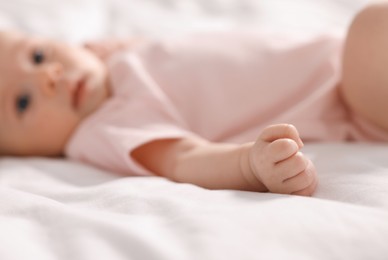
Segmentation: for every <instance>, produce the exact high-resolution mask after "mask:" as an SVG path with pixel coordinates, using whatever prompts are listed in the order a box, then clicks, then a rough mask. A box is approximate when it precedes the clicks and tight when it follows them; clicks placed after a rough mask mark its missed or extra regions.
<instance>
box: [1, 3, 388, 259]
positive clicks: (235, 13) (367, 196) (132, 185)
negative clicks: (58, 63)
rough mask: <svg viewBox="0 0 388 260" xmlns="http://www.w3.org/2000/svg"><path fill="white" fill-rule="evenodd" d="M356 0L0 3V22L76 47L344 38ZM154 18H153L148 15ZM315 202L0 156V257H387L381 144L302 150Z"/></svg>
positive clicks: (386, 181) (386, 184)
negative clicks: (184, 36) (164, 40)
mask: <svg viewBox="0 0 388 260" xmlns="http://www.w3.org/2000/svg"><path fill="white" fill-rule="evenodd" d="M366 2H367V1H362V0H358V1H356V0H342V1H338V0H337V1H336V0H330V1H329V0H327V1H324V0H322V1H318V0H316V1H311V0H292V1H291V0H266V1H264V0H262V1H256V0H201V1H200V0H197V1H194V0H192V1H190V0H163V1H162V0H159V1H157V0H137V1H136V0H132V1H119V0H110V1H103V0H98V1H92V0H80V1H76V0H72V1H70V0H69V1H59V0H55V1H53V0H51V1H49V0H40V1H32V0H30V1H28V0H14V1H12V2H8V1H5V0H1V1H0V27H1V28H9V27H16V28H21V29H24V30H27V31H31V32H35V33H40V34H44V35H48V36H52V37H56V38H58V39H64V40H69V41H75V42H81V41H83V40H86V39H91V38H96V37H101V38H103V37H109V36H111V35H114V36H122V35H128V34H138V33H141V34H145V35H158V34H167V33H168V34H173V33H185V32H187V31H191V30H225V29H229V28H244V29H246V28H249V29H252V30H257V29H260V30H261V29H270V30H288V31H290V30H294V31H296V32H302V33H315V32H317V31H319V30H326V29H333V30H339V31H343V30H344V28H345V26H346V25H347V24H348V23H349V20H350V17H351V16H352V15H353V14H354V12H355V11H356V10H358V9H359V8H360V7H361V6H362V5H364V4H365V3H366ZM151 18H152V20H151ZM304 151H305V152H306V153H307V154H308V155H309V156H310V157H311V158H312V159H313V161H314V162H315V164H316V166H317V170H318V172H319V179H320V184H319V187H318V190H317V192H316V193H315V195H314V197H313V198H305V197H298V196H286V195H276V194H265V193H251V192H241V191H228V190H222V191H211V190H206V189H202V188H200V187H196V186H193V185H189V184H177V183H173V182H171V181H168V180H166V179H163V178H158V177H128V178H119V177H117V176H115V175H114V174H112V173H109V172H105V171H101V170H98V169H95V168H92V167H89V166H85V165H81V164H78V163H75V162H69V161H66V160H62V159H42V158H30V159H17V158H1V159H0V259H2V260H13V259H39V260H45V259H50V260H51V259H66V260H68V259H109V260H116V259H147V260H148V259H166V260H173V259H177V260H185V259H196V260H197V259H298V260H300V259H322V260H323V259H325V260H326V259H360V260H361V259H388V247H387V246H386V244H387V241H388V200H387V198H388V160H387V156H388V146H386V145H378V144H335V143H329V144H307V145H306V147H305V148H304Z"/></svg>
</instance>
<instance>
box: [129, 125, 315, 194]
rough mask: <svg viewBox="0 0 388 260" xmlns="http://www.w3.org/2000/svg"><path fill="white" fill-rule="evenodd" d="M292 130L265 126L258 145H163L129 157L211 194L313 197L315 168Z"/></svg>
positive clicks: (143, 148)
mask: <svg viewBox="0 0 388 260" xmlns="http://www.w3.org/2000/svg"><path fill="white" fill-rule="evenodd" d="M301 146H302V142H301V140H300V139H299V135H298V132H297V131H296V129H295V128H294V127H293V126H291V125H274V126H269V127H267V128H266V129H265V130H264V131H263V132H262V133H261V135H260V137H259V138H258V140H257V141H256V142H254V143H247V144H244V145H234V144H219V143H209V142H205V141H202V140H194V139H174V140H161V141H155V142H151V143H148V144H146V145H143V146H141V147H139V148H138V149H136V150H135V151H134V152H133V153H132V154H131V155H132V156H133V157H134V158H135V159H136V160H137V161H138V162H139V163H140V164H142V165H143V166H144V167H146V168H147V169H149V170H150V171H152V172H154V173H155V174H158V175H161V176H165V177H167V178H169V179H171V180H174V181H177V182H186V183H193V184H196V185H199V186H202V187H205V188H209V189H237V190H249V191H261V192H264V191H270V192H276V193H284V194H298V195H311V194H312V193H313V192H314V190H315V187H316V185H317V177H316V171H315V169H314V166H313V165H312V163H311V161H310V160H308V159H307V158H306V157H305V156H304V155H303V154H302V153H301V152H299V149H300V148H301Z"/></svg>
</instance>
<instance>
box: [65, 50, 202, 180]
mask: <svg viewBox="0 0 388 260" xmlns="http://www.w3.org/2000/svg"><path fill="white" fill-rule="evenodd" d="M109 70H110V73H111V83H112V86H113V95H112V97H111V98H110V99H109V100H108V101H106V103H105V104H104V105H103V106H102V107H101V108H100V109H99V110H98V111H97V112H95V113H94V114H93V115H91V116H89V117H88V118H86V119H85V120H84V121H83V122H82V123H81V125H80V126H79V127H78V128H77V129H76V131H75V133H74V134H73V136H72V137H71V139H70V141H69V143H68V144H67V147H66V151H65V153H66V156H67V157H69V158H70V159H74V160H79V161H82V162H85V163H88V164H92V165H94V166H97V167H100V168H103V169H106V170H110V171H114V172H117V173H120V174H125V175H151V174H152V173H151V172H149V171H148V170H147V169H145V168H144V167H142V166H141V165H139V164H138V163H137V162H136V161H135V160H133V158H132V157H131V156H130V154H131V152H132V151H133V150H135V149H136V148H138V147H140V146H141V145H143V144H146V143H148V142H152V141H155V140H162V139H179V138H199V137H198V136H196V135H195V134H193V133H192V132H190V131H188V130H187V127H186V125H185V122H184V121H183V120H182V119H181V117H180V115H179V112H178V111H177V109H176V108H175V107H174V106H173V105H172V103H171V102H170V101H169V99H168V97H167V96H166V95H165V94H164V93H163V91H162V90H161V88H160V87H159V86H158V85H157V84H156V82H154V80H153V79H152V77H151V76H150V75H149V74H148V73H147V71H146V70H145V69H144V67H143V66H142V63H141V61H140V59H139V58H138V57H137V56H136V54H134V53H132V54H131V53H127V54H126V55H121V56H120V57H114V58H113V61H111V62H110V63H109Z"/></svg>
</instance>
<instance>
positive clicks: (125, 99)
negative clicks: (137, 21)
mask: <svg viewBox="0 0 388 260" xmlns="http://www.w3.org/2000/svg"><path fill="white" fill-rule="evenodd" d="M342 43H343V41H342V39H339V38H337V37H334V36H330V35H325V36H319V37H316V36H310V37H288V36H275V35H268V34H255V35H253V34H244V33H220V34H207V35H198V34H197V35H193V36H190V37H180V38H179V37H175V38H169V39H168V40H158V41H149V42H147V43H144V44H142V45H139V46H138V47H137V48H136V49H133V50H131V51H129V52H125V53H117V54H115V55H113V56H112V58H111V59H110V60H109V62H108V67H109V70H110V75H111V83H112V86H113V90H112V91H113V95H112V97H111V98H110V99H109V100H108V101H107V102H106V103H105V104H104V105H103V106H102V107H101V108H99V110H98V111H97V112H95V113H94V114H93V115H91V116H89V117H88V118H87V119H86V120H84V121H83V122H82V124H81V125H80V126H79V127H78V129H77V130H76V131H75V133H74V134H73V136H72V138H71V139H70V141H69V143H68V145H67V148H66V155H67V156H68V157H70V158H72V159H76V160H80V161H83V162H87V163H90V164H93V165H95V166H98V167H102V168H103V169H106V170H110V171H115V172H118V173H122V174H126V175H149V174H151V173H150V172H149V171H147V170H146V169H144V168H143V167H141V166H140V165H139V164H137V163H136V162H135V161H134V160H133V159H132V158H131V156H130V153H131V151H133V150H134V149H136V148H137V147H139V146H141V145H142V144H145V143H148V142H150V141H155V140H159V139H166V138H184V137H201V138H205V139H207V140H210V141H215V142H233V143H243V142H249V141H254V140H256V138H257V136H258V135H259V133H260V132H261V130H262V129H263V128H264V127H266V126H268V125H270V124H276V123H290V124H293V125H295V126H296V127H297V129H298V130H299V133H300V135H301V138H302V140H303V141H305V142H306V141H344V140H361V141H377V140H384V141H386V140H388V137H387V135H386V134H385V133H383V132H381V131H380V130H379V129H375V128H373V127H372V126H370V125H368V124H367V123H366V122H364V121H363V120H362V119H360V118H355V117H354V116H353V115H351V114H350V113H349V112H348V111H347V109H346V107H345V106H344V104H343V103H342V101H341V99H340V96H339V93H338V84H339V79H340V76H341V75H340V73H341V71H340V59H341V49H342Z"/></svg>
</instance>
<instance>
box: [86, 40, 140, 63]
mask: <svg viewBox="0 0 388 260" xmlns="http://www.w3.org/2000/svg"><path fill="white" fill-rule="evenodd" d="M140 42H143V39H141V38H132V39H125V40H123V39H109V40H108V39H107V40H100V41H96V42H87V43H85V44H84V47H85V48H86V49H89V50H90V51H92V52H93V53H94V54H95V55H97V56H98V57H99V58H100V59H102V60H106V59H107V58H109V56H110V55H111V54H112V53H114V52H116V51H121V50H125V49H131V48H134V47H135V46H137V45H138V44H139V43H140Z"/></svg>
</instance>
